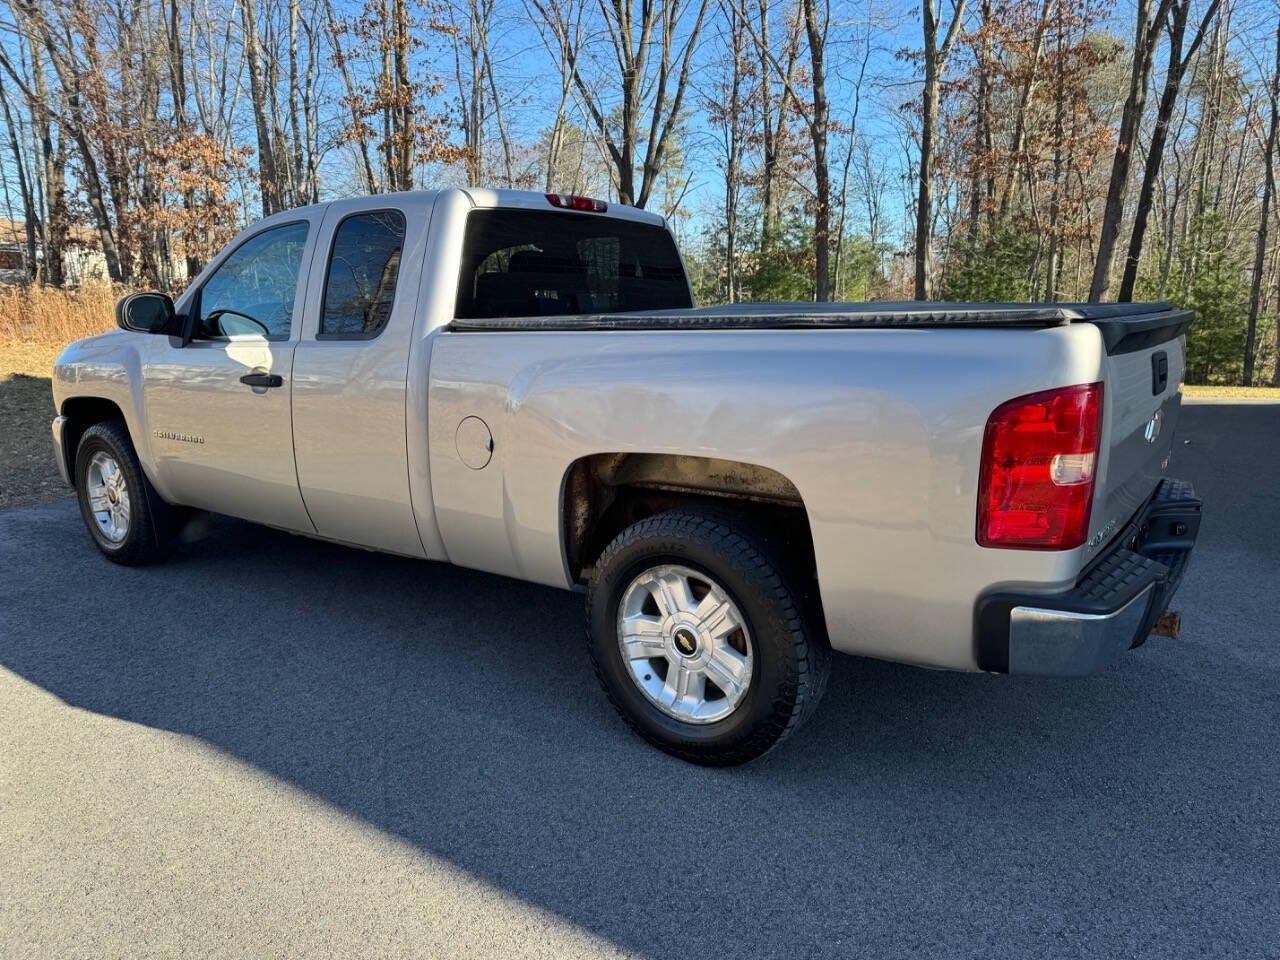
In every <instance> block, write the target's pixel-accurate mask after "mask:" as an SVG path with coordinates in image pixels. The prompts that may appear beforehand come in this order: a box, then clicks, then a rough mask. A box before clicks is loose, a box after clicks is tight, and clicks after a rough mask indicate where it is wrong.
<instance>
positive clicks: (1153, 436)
mask: <svg viewBox="0 0 1280 960" xmlns="http://www.w3.org/2000/svg"><path fill="white" fill-rule="evenodd" d="M1125 306H1126V307H1130V308H1131V309H1132V307H1131V306H1130V305H1128V304H1126V305H1125ZM1133 306H1136V305H1133ZM1082 319H1084V320H1086V321H1088V322H1092V323H1094V324H1095V325H1096V326H1098V327H1099V331H1100V332H1101V333H1102V337H1103V341H1104V344H1105V345H1106V346H1107V356H1106V358H1105V359H1104V361H1103V382H1104V388H1103V390H1104V392H1103V403H1102V406H1103V456H1102V458H1101V461H1100V464H1099V472H1098V481H1097V486H1096V487H1095V491H1094V502H1093V512H1092V516H1091V517H1090V521H1089V536H1090V539H1089V542H1088V551H1089V553H1090V554H1092V553H1094V552H1096V551H1097V549H1098V548H1100V547H1101V546H1102V545H1104V544H1105V543H1107V542H1108V541H1110V540H1111V539H1112V538H1113V537H1114V536H1115V535H1116V534H1117V533H1119V532H1120V531H1121V530H1122V529H1123V528H1124V526H1125V524H1126V523H1127V522H1128V521H1129V519H1130V518H1131V517H1132V516H1133V515H1134V514H1135V513H1136V512H1137V511H1138V510H1139V509H1140V508H1141V507H1142V505H1143V504H1144V503H1145V502H1146V501H1147V499H1148V498H1149V497H1150V496H1151V493H1152V491H1154V490H1155V488H1156V486H1157V484H1158V483H1159V482H1160V480H1161V478H1163V477H1164V476H1166V471H1167V469H1168V466H1169V457H1170V453H1171V451H1172V449H1173V437H1174V430H1175V428H1176V427H1177V423H1178V412H1179V410H1180V407H1181V403H1182V377H1183V370H1184V361H1185V350H1186V337H1185V335H1184V332H1185V330H1186V327H1187V325H1188V324H1189V323H1190V320H1191V315H1190V314H1189V313H1187V312H1185V311H1173V310H1168V309H1166V310H1163V311H1152V310H1150V307H1148V312H1145V313H1143V314H1137V315H1132V314H1131V315H1129V316H1124V317H1118V316H1114V315H1113V316H1107V317H1098V318H1093V317H1088V316H1086V317H1084V318H1082Z"/></svg>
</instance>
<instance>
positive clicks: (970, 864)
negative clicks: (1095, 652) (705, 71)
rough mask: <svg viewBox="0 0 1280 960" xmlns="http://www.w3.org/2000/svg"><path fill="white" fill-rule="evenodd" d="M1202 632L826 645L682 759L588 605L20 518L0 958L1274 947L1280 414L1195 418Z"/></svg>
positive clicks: (382, 566)
mask: <svg viewBox="0 0 1280 960" xmlns="http://www.w3.org/2000/svg"><path fill="white" fill-rule="evenodd" d="M1180 437H1181V438H1183V439H1186V440H1188V441H1189V443H1188V444H1185V445H1184V444H1181V443H1180V444H1179V448H1178V450H1177V453H1176V465H1177V473H1179V474H1181V475H1184V476H1189V477H1190V478H1192V479H1193V480H1194V481H1195V482H1196V485H1197V486H1198V487H1199V489H1200V491H1201V492H1202V494H1203V495H1204V496H1205V498H1206V499H1207V500H1208V502H1209V510H1208V513H1207V516H1206V521H1205V524H1204V528H1203V533H1202V540H1201V550H1200V552H1199V554H1198V557H1197V560H1196V562H1195V563H1194V564H1193V565H1192V569H1191V572H1190V574H1189V576H1188V580H1187V582H1186V584H1185V585H1184V587H1183V591H1182V594H1181V595H1180V597H1179V602H1178V604H1177V605H1178V606H1179V607H1180V608H1181V610H1182V612H1183V615H1184V624H1185V626H1184V633H1183V636H1182V638H1181V639H1179V640H1176V641H1171V640H1165V641H1160V640H1153V641H1152V642H1151V643H1149V644H1148V645H1147V646H1146V647H1145V648H1143V649H1141V650H1139V651H1137V652H1135V653H1133V654H1131V655H1129V656H1128V657H1127V658H1126V659H1125V660H1124V661H1123V663H1122V665H1120V666H1119V667H1117V668H1115V669H1113V670H1112V671H1110V672H1109V673H1107V674H1105V675H1104V676H1101V677H1098V678H1095V679H1092V680H1088V681H1062V682H1059V681H1039V682H1035V681H1030V680H1011V679H1008V678H1000V677H987V676H955V675H945V674H938V673H931V672H928V671H924V670H917V669H912V668H908V667H900V666H893V665H888V664H880V663H874V662H870V661H862V660H855V659H851V658H838V662H837V664H836V668H835V675H834V677H833V682H832V684H831V688H830V690H829V692H828V694H827V698H826V700H825V702H824V704H823V707H822V709H821V711H820V713H819V715H818V717H817V718H816V720H815V722H814V723H813V724H812V725H811V726H810V727H809V728H808V729H806V730H805V731H804V732H803V733H802V734H801V735H800V736H798V737H796V738H795V739H793V740H792V741H790V742H789V743H788V744H787V745H786V747H785V748H784V749H783V750H781V751H780V752H777V753H775V754H773V755H771V756H770V757H768V758H766V759H765V760H764V761H762V762H760V763H757V764H755V765H752V766H750V767H747V768H743V769H739V770H732V771H707V770H702V769H698V768H695V767H691V766H686V765H684V764H682V763H680V762H678V761H675V760H671V759H669V758H667V757H665V756H663V755H662V754H660V753H657V752H656V751H654V750H651V749H649V748H648V747H646V746H645V745H643V744H642V743H640V742H639V741H638V740H637V739H635V738H634V737H632V736H631V735H630V734H629V733H628V732H627V731H626V729H625V728H624V727H623V725H622V723H621V722H620V721H619V720H617V719H616V718H615V717H614V715H613V713H612V712H611V710H610V708H609V706H608V704H607V703H606V702H605V699H604V696H603V695H602V694H601V693H600V692H599V690H598V689H597V687H596V684H595V681H594V679H593V678H592V676H591V672H590V669H589V667H588V665H587V660H586V657H585V654H584V652H583V650H582V644H581V641H580V636H579V635H580V618H579V600H578V598H577V597H574V596H572V595H569V594H562V593H557V592H554V591H551V590H545V589H541V588H535V587H532V586H527V585H523V584H520V583H514V582H511V581H508V580H503V579H499V578H495V577H488V576H483V575H478V574H473V573H468V572H464V571H457V570H451V569H449V568H446V567H442V566H437V565H430V564H425V563H416V562H410V561H402V560H398V559H394V558H388V557H381V556H375V555H370V554H366V553H362V552H358V551H352V550H345V549H341V548H337V547H331V546H327V545H323V544H317V543H314V542H310V541H307V540H303V539H299V538H294V537H289V536H285V535H282V534H278V533H274V532H271V531H268V530H265V529H261V528H255V527H252V526H247V525H244V524H239V523H234V522H230V521H222V522H217V523H215V524H214V525H213V527H212V529H211V532H210V535H209V537H208V538H207V539H206V540H204V541H203V542H200V543H198V544H195V545H192V546H189V547H186V548H184V549H183V550H182V552H181V553H180V554H179V556H178V557H177V558H175V560H174V562H172V563H170V564H169V565H167V566H163V567H158V568H154V569H149V570H125V569H119V568H116V567H113V566H111V565H110V564H108V563H106V562H105V561H103V560H102V559H100V558H99V557H98V556H97V554H96V553H95V552H94V551H93V549H92V548H91V547H90V545H89V542H88V540H87V539H86V537H85V535H84V534H83V532H82V530H81V529H80V521H79V518H78V516H77V515H76V512H75V509H74V507H73V505H72V504H70V503H66V502H64V503H58V504H53V505H49V506H45V507H36V508H22V509H17V510H13V511H9V512H6V513H2V514H0V570H2V571H3V576H2V577H0V956H4V957H10V956H14V957H20V956H42V957H48V956H58V957H71V956H76V955H81V956H92V957H102V956H113V955H125V954H146V953H150V954H155V955H165V956H174V955H177V954H179V953H182V954H184V955H187V954H189V955H193V956H194V955H205V954H235V955H245V954H258V955H268V954H270V955H284V954H292V955H305V956H309V957H315V956H323V955H335V956H346V957H350V956H359V955H367V956H377V955H386V954H387V953H389V952H391V951H392V950H403V951H404V952H406V953H414V954H422V955H434V956H439V957H454V956H492V957H510V956H557V957H559V956H575V955H627V956H630V955H639V956H645V957H664V958H665V957H704V958H720V957H763V956H777V957H809V956H820V955H822V956H852V955H855V954H862V955H865V956H869V957H877V958H881V957H897V956H903V957H906V956H924V955H928V956H938V957H944V956H945V957H947V958H959V957H993V956H1007V957H1018V958H1024V957H1040V956H1044V957H1050V956H1052V957H1061V956H1093V957H1119V956H1125V957H1153V958H1160V960H1168V958H1172V957H1185V956H1222V957H1233V958H1242V957H1253V956H1272V957H1275V956H1277V955H1278V954H1280V817H1278V812H1280V799H1278V798H1280V748H1278V747H1277V734H1278V732H1280V723H1278V721H1280V669H1278V667H1280V650H1277V633H1278V632H1280V631H1278V630H1277V626H1276V617H1277V614H1278V613H1280V606H1278V604H1277V599H1276V598H1277V594H1278V593H1280V543H1278V542H1277V541H1278V540H1280V406H1275V405H1270V406H1267V405H1263V406H1244V405H1217V406H1194V407H1190V408H1189V409H1187V410H1186V411H1185V413H1184V420H1183V424H1182V428H1181V431H1180Z"/></svg>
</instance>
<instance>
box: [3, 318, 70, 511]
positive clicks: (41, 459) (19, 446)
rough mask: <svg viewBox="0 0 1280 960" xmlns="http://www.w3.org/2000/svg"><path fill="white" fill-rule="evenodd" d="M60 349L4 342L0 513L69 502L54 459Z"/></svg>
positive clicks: (50, 345)
mask: <svg viewBox="0 0 1280 960" xmlns="http://www.w3.org/2000/svg"><path fill="white" fill-rule="evenodd" d="M61 352H62V344H60V343H32V342H24V343H17V342H4V341H0V509H3V508H5V507H14V506H20V505H22V504H26V503H40V502H41V501H44V500H56V499H58V498H60V497H66V496H70V494H71V489H70V488H69V487H67V486H66V485H64V484H63V483H62V480H61V479H60V478H59V476H58V468H57V465H56V463H55V461H54V458H53V439H52V435H51V434H50V432H49V422H50V421H51V420H52V419H53V415H54V409H53V389H52V385H51V384H50V377H51V376H52V374H53V362H54V361H55V360H56V359H57V358H58V354H59V353H61Z"/></svg>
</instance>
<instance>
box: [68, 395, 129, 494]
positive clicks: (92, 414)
mask: <svg viewBox="0 0 1280 960" xmlns="http://www.w3.org/2000/svg"><path fill="white" fill-rule="evenodd" d="M58 412H59V413H60V414H61V415H62V416H63V417H65V418H66V422H65V423H64V425H63V428H62V450H61V451H60V452H59V453H60V455H61V457H62V462H63V463H64V464H65V466H66V469H67V476H68V477H70V478H71V485H72V486H73V487H74V486H75V485H76V450H77V449H78V448H79V446H80V438H81V437H83V436H84V432H85V431H86V430H88V429H89V428H90V427H92V426H93V425H94V424H95V423H104V422H106V421H108V420H119V421H120V422H121V423H122V424H124V428H125V430H126V432H129V434H130V438H131V439H132V431H130V430H129V421H128V418H127V417H126V416H125V415H124V411H123V410H121V409H120V406H119V404H117V403H116V402H115V401H114V400H108V399H107V398H106V397H94V396H76V397H68V398H67V399H66V400H64V401H62V406H61V408H60V409H59V410H58ZM136 445H137V444H136V442H135V447H136Z"/></svg>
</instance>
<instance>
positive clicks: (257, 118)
mask: <svg viewBox="0 0 1280 960" xmlns="http://www.w3.org/2000/svg"><path fill="white" fill-rule="evenodd" d="M240 13H241V17H242V19H243V21H244V54H245V62H246V64H247V65H248V68H249V98H250V100H251V101H252V105H253V122H254V127H255V129H256V131H257V134H258V187H259V189H260V190H261V192H262V215H263V216H264V217H269V216H271V214H273V213H276V212H278V211H280V210H282V209H284V208H283V207H282V206H281V198H280V190H279V183H280V180H279V177H278V176H277V171H276V157H275V151H274V149H273V148H272V144H271V118H270V116H268V112H269V111H268V107H267V100H268V97H267V90H266V84H265V80H264V78H263V71H262V48H261V46H260V45H259V41H258V14H257V10H256V9H255V8H254V0H242V6H241V7H240Z"/></svg>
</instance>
